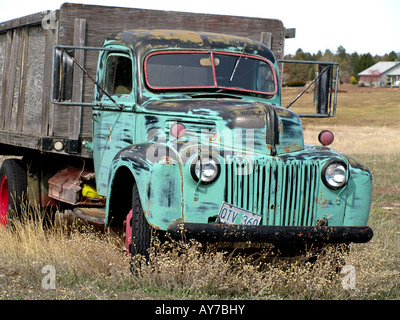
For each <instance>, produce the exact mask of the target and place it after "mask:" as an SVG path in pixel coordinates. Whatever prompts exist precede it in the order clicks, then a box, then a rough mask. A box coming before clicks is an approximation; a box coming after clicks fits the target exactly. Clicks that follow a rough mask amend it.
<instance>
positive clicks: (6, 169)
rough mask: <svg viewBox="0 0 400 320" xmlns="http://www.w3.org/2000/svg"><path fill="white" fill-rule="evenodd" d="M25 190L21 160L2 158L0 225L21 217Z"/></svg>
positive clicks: (25, 183)
mask: <svg viewBox="0 0 400 320" xmlns="http://www.w3.org/2000/svg"><path fill="white" fill-rule="evenodd" d="M26 192H27V176H26V170H25V169H24V166H23V163H22V161H20V160H18V159H6V160H4V161H3V164H2V166H1V169H0V226H3V227H4V226H6V225H9V224H10V221H11V220H13V219H15V218H19V217H21V213H22V206H23V205H24V201H25V199H26Z"/></svg>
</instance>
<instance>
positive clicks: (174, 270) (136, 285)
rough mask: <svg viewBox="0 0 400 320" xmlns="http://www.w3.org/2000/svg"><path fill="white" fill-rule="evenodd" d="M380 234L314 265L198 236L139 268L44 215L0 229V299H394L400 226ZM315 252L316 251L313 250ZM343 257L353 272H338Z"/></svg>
mask: <svg viewBox="0 0 400 320" xmlns="http://www.w3.org/2000/svg"><path fill="white" fill-rule="evenodd" d="M371 225H372V227H373V228H374V231H375V237H374V239H373V240H372V241H371V242H369V243H368V244H354V245H352V246H351V251H350V253H349V254H345V255H342V254H336V255H335V253H334V252H333V251H330V250H331V249H328V251H327V252H326V254H324V255H319V256H318V259H317V261H316V262H315V263H314V264H310V263H309V262H306V258H307V256H304V257H299V258H291V259H284V258H271V257H269V256H267V255H265V256H260V255H257V256H252V257H247V258H246V257H244V256H243V255H232V254H228V253H226V252H220V251H216V250H213V249H208V250H205V251H203V249H202V248H201V246H200V245H199V244H197V243H195V242H188V243H175V242H167V243H164V244H160V243H159V242H157V241H156V243H155V245H154V246H153V247H152V251H151V254H150V261H149V263H148V264H145V263H139V262H140V261H141V260H140V259H139V258H138V257H137V258H135V259H134V263H133V265H134V266H135V268H134V270H135V271H134V272H133V273H130V270H129V261H128V259H127V257H126V256H125V255H124V254H123V252H122V250H121V249H120V247H118V246H117V245H116V242H115V238H114V237H113V235H112V234H107V233H96V232H94V231H93V230H92V229H90V228H86V227H83V228H82V227H79V228H78V225H73V226H72V227H70V228H68V229H66V228H65V227H63V226H57V227H53V228H51V229H50V230H46V229H44V228H42V223H41V221H40V219H39V220H36V221H33V220H29V221H24V222H23V223H17V224H16V226H15V228H14V229H8V230H3V231H2V232H0V261H1V262H0V299H154V298H156V299H159V298H162V299H221V298H222V299H237V298H240V299H396V298H397V297H398V296H399V294H400V287H399V284H400V268H399V262H400V251H399V250H400V249H399V248H400V243H399V233H400V227H399V224H397V223H395V222H394V221H393V220H391V219H389V218H388V216H382V215H380V214H377V215H375V217H373V219H372V220H371ZM309 254H311V252H310V253H309ZM333 257H338V258H339V260H340V261H342V262H343V263H344V264H345V265H350V266H351V267H352V268H353V270H354V275H355V287H354V288H352V289H345V288H344V287H343V281H344V280H345V278H346V276H348V275H347V274H342V273H340V272H335V268H336V266H337V265H336V263H335V261H336V260H335V259H333ZM48 265H51V266H53V267H54V268H55V271H56V288H55V289H48V290H45V289H44V288H43V287H42V281H43V279H44V277H45V274H43V273H42V268H43V267H44V266H48Z"/></svg>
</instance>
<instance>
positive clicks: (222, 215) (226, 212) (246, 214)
mask: <svg viewBox="0 0 400 320" xmlns="http://www.w3.org/2000/svg"><path fill="white" fill-rule="evenodd" d="M218 218H219V222H220V223H225V224H245V225H259V224H260V221H261V218H262V216H261V215H259V214H257V213H254V212H251V211H248V210H244V209H242V208H239V207H236V206H233V205H231V204H229V203H227V202H223V203H222V205H221V208H220V209H219V213H218Z"/></svg>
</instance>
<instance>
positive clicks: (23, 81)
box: [16, 27, 29, 131]
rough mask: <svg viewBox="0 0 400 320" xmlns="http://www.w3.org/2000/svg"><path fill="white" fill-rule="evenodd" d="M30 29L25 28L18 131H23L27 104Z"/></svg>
mask: <svg viewBox="0 0 400 320" xmlns="http://www.w3.org/2000/svg"><path fill="white" fill-rule="evenodd" d="M28 31H29V29H28V27H24V28H23V44H22V58H21V60H22V61H21V79H20V86H19V99H18V111H17V124H16V125H17V128H16V129H17V131H22V122H23V117H24V102H25V91H26V68H27V62H28V59H27V56H28Z"/></svg>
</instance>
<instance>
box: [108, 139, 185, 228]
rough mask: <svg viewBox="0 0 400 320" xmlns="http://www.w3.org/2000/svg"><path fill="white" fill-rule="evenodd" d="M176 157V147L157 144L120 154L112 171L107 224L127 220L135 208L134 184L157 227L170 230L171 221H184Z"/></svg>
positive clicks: (131, 148)
mask: <svg viewBox="0 0 400 320" xmlns="http://www.w3.org/2000/svg"><path fill="white" fill-rule="evenodd" d="M176 155H177V153H176V150H175V149H174V148H171V147H170V146H168V145H167V144H165V143H154V142H150V143H145V144H135V145H131V146H129V147H127V148H124V149H122V150H121V151H120V152H118V154H117V155H116V156H115V157H114V159H113V161H112V163H111V169H110V176H109V186H110V188H109V189H108V193H107V202H106V218H105V223H106V225H109V224H110V223H111V221H112V220H113V219H117V221H121V220H123V219H125V216H126V214H127V213H128V212H129V210H130V207H131V205H132V199H131V196H132V194H131V193H130V190H131V187H132V183H136V184H137V186H138V190H139V196H140V200H141V204H142V208H143V212H144V214H145V217H146V219H147V220H148V222H149V224H150V225H151V226H152V227H153V228H155V229H161V230H166V229H167V227H168V226H169V224H170V223H171V221H173V220H177V219H179V218H181V217H182V209H181V202H182V192H181V175H180V173H179V171H180V166H179V165H178V163H177V160H176V159H177V156H176ZM130 176H131V177H130ZM116 184H124V186H122V187H121V185H119V186H118V187H116V186H115V185H116ZM125 189H126V190H125ZM114 190H117V191H115V192H114ZM121 190H125V191H121Z"/></svg>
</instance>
